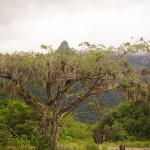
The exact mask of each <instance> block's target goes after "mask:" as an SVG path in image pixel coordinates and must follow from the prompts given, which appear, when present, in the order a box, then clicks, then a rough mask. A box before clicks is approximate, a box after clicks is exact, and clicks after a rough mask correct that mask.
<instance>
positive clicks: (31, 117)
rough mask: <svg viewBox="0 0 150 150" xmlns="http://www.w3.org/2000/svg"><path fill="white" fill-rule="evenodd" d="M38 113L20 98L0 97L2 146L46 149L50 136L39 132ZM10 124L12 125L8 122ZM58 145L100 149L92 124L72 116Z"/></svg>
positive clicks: (0, 135) (66, 121) (63, 128)
mask: <svg viewBox="0 0 150 150" xmlns="http://www.w3.org/2000/svg"><path fill="white" fill-rule="evenodd" d="M35 118H36V114H34V113H33V110H32V109H31V108H30V107H29V106H27V105H26V104H24V103H23V102H21V101H19V100H1V101H0V147H3V148H4V147H6V146H7V147H14V148H16V149H17V150H29V149H30V148H31V147H36V148H37V149H42V150H44V149H46V148H47V143H45V141H46V140H49V136H47V137H45V138H46V139H45V140H44V137H42V136H41V135H40V134H39V133H38V128H39V124H38V122H35ZM8 124H9V126H8ZM57 147H58V148H69V149H70V150H73V149H77V150H84V149H85V150H89V149H90V148H91V147H92V148H93V150H94V149H95V150H97V149H98V146H97V145H96V144H95V143H94V140H93V138H92V130H91V129H90V126H89V125H86V124H84V123H81V122H78V121H77V120H75V119H74V118H73V117H71V116H68V117H67V118H66V120H65V123H64V124H63V127H62V130H61V131H60V137H59V140H58V144H57Z"/></svg>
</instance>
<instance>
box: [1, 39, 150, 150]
mask: <svg viewBox="0 0 150 150" xmlns="http://www.w3.org/2000/svg"><path fill="white" fill-rule="evenodd" d="M149 43H150V42H146V41H144V40H143V39H140V40H139V41H136V42H133V43H132V44H130V43H129V42H127V43H123V44H122V45H120V46H119V47H118V48H117V49H115V48H114V47H110V48H108V49H106V48H105V47H104V46H103V45H94V44H90V43H88V42H84V43H82V44H81V45H80V46H82V49H83V51H82V52H78V51H75V50H74V49H69V47H68V48H65V49H61V50H55V51H48V52H47V53H46V54H39V53H34V52H31V53H26V52H19V53H17V52H16V53H13V54H0V93H2V94H3V96H4V97H5V95H6V97H7V96H9V97H10V99H12V100H9V101H0V102H1V103H0V104H1V105H0V123H1V127H0V130H1V136H2V138H1V146H14V147H16V148H18V149H21V147H24V148H23V149H25V148H27V149H28V148H29V147H31V146H35V147H36V149H38V150H56V149H57V148H58V147H59V146H60V147H62V146H63V145H65V143H66V142H67V145H66V146H67V147H68V146H69V145H70V149H73V148H72V147H74V149H87V150H88V149H97V146H96V144H95V143H94V141H93V139H92V131H91V129H90V126H89V125H86V124H83V123H81V122H79V121H76V120H75V118H72V117H71V115H72V114H73V113H74V114H75V113H78V109H79V105H81V104H82V105H84V104H85V105H88V108H89V109H90V110H89V111H91V112H93V113H97V114H99V113H105V110H106V109H107V108H106V109H104V106H105V104H104V103H103V102H100V101H99V102H98V101H97V98H98V97H101V96H102V95H103V94H104V93H108V92H112V93H115V92H116V93H121V94H122V95H123V96H124V97H125V99H130V100H131V101H134V102H135V101H139V100H142V101H144V102H146V103H147V104H148V105H149V100H150V94H149V89H150V83H149V74H150V71H149V69H147V68H143V67H142V68H138V67H135V66H133V65H131V64H129V63H128V62H127V60H126V57H125V55H126V54H127V53H129V52H130V53H131V52H136V51H139V50H147V51H148V50H149V49H150V44H149ZM41 47H42V48H45V49H48V48H50V49H51V46H49V47H47V46H45V45H41ZM13 99H19V101H20V102H19V101H15V100H13ZM87 102H89V104H87ZM126 105H127V106H128V105H129V104H126ZM148 105H145V106H143V105H142V106H141V107H142V108H141V109H137V108H135V109H134V107H133V108H129V109H130V110H132V109H133V110H134V112H133V114H134V115H133V116H132V117H133V119H132V118H130V116H131V115H130V114H128V113H127V114H128V116H126V115H125V114H126V113H125V112H124V111H123V112H122V111H121V110H122V109H123V108H124V107H125V108H126V107H127V106H123V107H122V106H120V105H119V106H118V107H121V110H120V108H118V110H115V111H114V112H113V113H112V116H113V117H112V116H110V115H109V116H107V117H106V119H104V121H103V123H102V125H101V128H100V131H102V132H103V133H102V134H103V136H104V135H105V134H106V133H107V136H106V135H105V137H107V139H109V140H112V141H118V140H124V139H130V140H135V139H137V140H141V139H140V138H142V139H145V140H146V139H149V133H148V134H147V135H146V133H147V132H148V128H149V120H148V121H147V117H148V116H149V110H148ZM138 106H139V105H137V107H138ZM146 106H147V107H146ZM126 109H128V108H126ZM126 109H125V110H126ZM141 110H142V111H141ZM127 111H128V110H127ZM130 112H132V111H130ZM83 113H84V112H83ZM131 114H132V113H131ZM139 114H140V115H139ZM119 117H120V118H119ZM104 118H105V117H104ZM115 118H118V120H116V119H115ZM128 121H129V122H128ZM144 121H147V122H146V123H145V124H143V122H144ZM105 122H106V123H107V124H106V125H105ZM134 123H136V126H134V125H133V124H134ZM141 126H143V129H141V128H140V127H141ZM130 128H131V130H130ZM98 131H99V130H98ZM97 133H98V134H99V132H97ZM96 136H98V135H95V138H96ZM10 141H11V142H10ZM83 143H85V144H83ZM60 147H59V149H64V148H60ZM75 147H76V148H75ZM77 147H78V148H77ZM81 147H82V148H81Z"/></svg>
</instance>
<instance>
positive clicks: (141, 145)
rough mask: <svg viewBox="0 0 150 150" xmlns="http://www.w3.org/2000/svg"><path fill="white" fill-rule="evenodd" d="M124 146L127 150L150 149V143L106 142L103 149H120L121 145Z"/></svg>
mask: <svg viewBox="0 0 150 150" xmlns="http://www.w3.org/2000/svg"><path fill="white" fill-rule="evenodd" d="M121 144H124V145H125V146H126V147H127V148H147V147H150V141H118V142H104V143H103V144H102V147H101V149H102V150H104V149H105V150H107V149H108V147H109V148H111V149H112V148H113V147H117V148H118V147H119V145H121Z"/></svg>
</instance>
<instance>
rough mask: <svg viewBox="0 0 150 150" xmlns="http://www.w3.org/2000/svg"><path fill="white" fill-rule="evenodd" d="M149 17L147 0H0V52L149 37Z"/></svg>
mask: <svg viewBox="0 0 150 150" xmlns="http://www.w3.org/2000/svg"><path fill="white" fill-rule="evenodd" d="M149 18H150V0H0V53H6V52H10V53H12V52H14V51H37V52H43V51H44V50H42V49H40V45H41V44H45V45H52V47H53V48H54V49H57V48H58V47H59V45H60V43H61V42H62V41H63V40H66V41H68V43H69V46H70V47H74V48H78V45H79V44H80V43H82V42H90V43H95V44H103V45H106V46H118V45H120V44H121V43H123V42H126V41H130V39H131V37H134V38H135V39H136V38H137V39H138V38H140V37H143V38H144V39H146V40H150V19H149Z"/></svg>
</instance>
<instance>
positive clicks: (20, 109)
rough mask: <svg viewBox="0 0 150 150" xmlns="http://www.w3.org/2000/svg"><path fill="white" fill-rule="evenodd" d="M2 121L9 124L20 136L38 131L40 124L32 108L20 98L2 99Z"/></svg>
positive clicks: (0, 104) (0, 106)
mask: <svg viewBox="0 0 150 150" xmlns="http://www.w3.org/2000/svg"><path fill="white" fill-rule="evenodd" d="M0 123H3V124H6V125H9V127H11V128H12V129H13V130H14V131H15V132H16V134H17V135H18V136H21V135H28V137H30V135H32V134H33V133H34V134H35V133H37V130H38V124H37V122H36V121H35V115H34V112H33V111H32V109H31V108H30V107H29V106H27V105H26V104H25V103H23V102H22V101H19V100H3V101H0Z"/></svg>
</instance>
